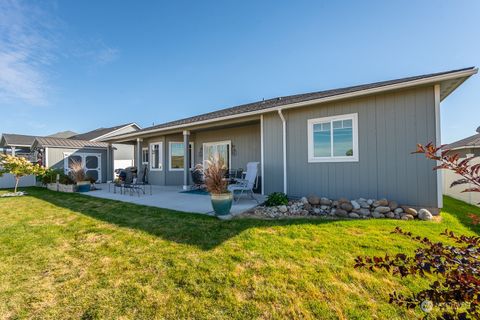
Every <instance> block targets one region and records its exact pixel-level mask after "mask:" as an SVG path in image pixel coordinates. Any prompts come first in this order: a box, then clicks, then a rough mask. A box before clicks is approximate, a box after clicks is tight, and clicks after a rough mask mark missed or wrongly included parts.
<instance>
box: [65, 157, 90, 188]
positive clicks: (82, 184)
mask: <svg viewBox="0 0 480 320" xmlns="http://www.w3.org/2000/svg"><path fill="white" fill-rule="evenodd" d="M70 177H71V178H72V180H73V181H75V183H76V184H77V191H78V192H88V191H90V188H91V182H90V180H89V179H88V177H87V175H86V174H85V169H83V166H82V163H81V162H78V161H76V160H73V161H72V163H71V164H70Z"/></svg>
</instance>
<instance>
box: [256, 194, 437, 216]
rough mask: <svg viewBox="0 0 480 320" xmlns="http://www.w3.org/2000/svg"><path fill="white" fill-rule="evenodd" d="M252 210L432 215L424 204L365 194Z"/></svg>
mask: <svg viewBox="0 0 480 320" xmlns="http://www.w3.org/2000/svg"><path fill="white" fill-rule="evenodd" d="M251 213H252V214H253V215H255V216H263V217H266V218H282V217H303V216H324V217H338V218H352V219H369V218H374V219H380V218H389V219H401V220H414V219H419V220H425V221H428V220H432V219H433V215H432V213H431V212H430V211H429V210H427V209H425V208H422V209H419V210H417V209H415V208H412V207H409V206H402V205H399V204H398V203H397V202H396V201H393V200H387V199H379V200H376V199H364V198H359V199H355V200H348V199H345V198H341V199H338V200H331V199H328V198H325V197H317V196H308V197H303V198H301V199H300V200H290V201H289V202H288V205H281V206H275V207H266V206H258V207H256V208H255V209H254V210H253V212H251Z"/></svg>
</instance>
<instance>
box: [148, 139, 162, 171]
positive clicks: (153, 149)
mask: <svg viewBox="0 0 480 320" xmlns="http://www.w3.org/2000/svg"><path fill="white" fill-rule="evenodd" d="M162 146H163V144H162V142H153V143H150V170H153V171H160V170H163V152H162Z"/></svg>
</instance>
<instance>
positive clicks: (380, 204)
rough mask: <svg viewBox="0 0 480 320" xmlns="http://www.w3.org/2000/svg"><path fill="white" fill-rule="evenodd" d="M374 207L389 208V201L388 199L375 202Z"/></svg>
mask: <svg viewBox="0 0 480 320" xmlns="http://www.w3.org/2000/svg"><path fill="white" fill-rule="evenodd" d="M372 206H374V207H386V206H388V200H387V199H380V200H377V201H375V202H374V203H373V204H372Z"/></svg>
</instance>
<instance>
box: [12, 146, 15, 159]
mask: <svg viewBox="0 0 480 320" xmlns="http://www.w3.org/2000/svg"><path fill="white" fill-rule="evenodd" d="M11 150H12V157H15V147H14V146H12V147H11Z"/></svg>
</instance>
